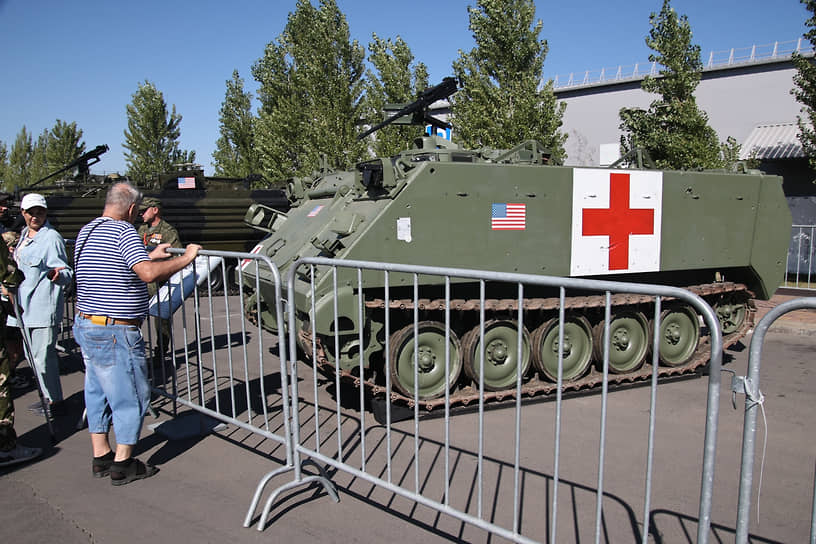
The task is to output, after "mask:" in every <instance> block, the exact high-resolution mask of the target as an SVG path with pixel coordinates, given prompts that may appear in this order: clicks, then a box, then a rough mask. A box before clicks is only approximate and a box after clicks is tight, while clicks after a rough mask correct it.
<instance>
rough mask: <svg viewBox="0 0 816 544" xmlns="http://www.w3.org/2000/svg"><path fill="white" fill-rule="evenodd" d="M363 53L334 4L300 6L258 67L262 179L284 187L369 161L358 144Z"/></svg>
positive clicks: (301, 0) (330, 0)
mask: <svg viewBox="0 0 816 544" xmlns="http://www.w3.org/2000/svg"><path fill="white" fill-rule="evenodd" d="M364 58H365V50H364V48H363V47H361V46H360V45H359V44H358V43H357V41H356V40H355V41H350V33H349V27H348V23H347V22H346V17H345V15H344V14H343V13H341V12H340V10H339V9H338V7H337V3H336V2H335V0H320V2H319V5H318V6H317V7H315V6H314V5H312V3H311V2H310V1H309V0H298V2H297V4H296V7H295V11H294V12H292V13H290V14H289V19H288V21H287V23H286V27H285V28H284V30H283V32H282V33H281V35H280V36H279V37H278V38H277V39H276V40H275V41H273V42H270V43H269V44H268V45H267V46H266V49H265V51H264V55H263V57H262V58H261V59H259V60H258V61H257V62H256V63H255V65H254V66H253V67H252V73H253V77H254V78H255V79H256V80H257V81H258V83H260V87H259V89H258V98H259V99H260V102H261V107H260V111H259V119H258V122H257V128H256V131H255V141H256V144H257V146H258V150H259V152H260V156H261V164H262V165H263V168H264V174H265V175H266V176H267V178H268V179H271V180H279V179H283V178H288V177H290V176H293V175H308V174H311V173H312V172H313V171H315V170H316V169H317V168H318V166H319V165H320V163H321V156H322V155H325V157H326V159H327V161H328V163H329V164H330V165H332V166H335V167H348V166H350V165H352V164H354V163H355V162H356V161H358V160H359V159H360V158H362V157H363V154H364V152H365V146H364V144H363V143H362V142H359V141H357V139H356V135H357V127H356V125H357V123H358V121H359V119H360V117H361V104H360V101H361V96H362V92H363V81H362V78H363V73H364V67H363V60H364Z"/></svg>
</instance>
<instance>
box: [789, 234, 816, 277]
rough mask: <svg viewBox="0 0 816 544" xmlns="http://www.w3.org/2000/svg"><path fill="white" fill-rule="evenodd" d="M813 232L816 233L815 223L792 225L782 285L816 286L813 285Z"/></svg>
mask: <svg viewBox="0 0 816 544" xmlns="http://www.w3.org/2000/svg"><path fill="white" fill-rule="evenodd" d="M814 234H816V225H793V227H792V230H791V242H790V246H789V247H788V259H787V264H786V267H785V282H784V283H783V286H784V287H795V288H797V289H814V288H816V286H814V282H816V270H814V265H813V261H814V258H816V247H815V246H814V244H813V237H814Z"/></svg>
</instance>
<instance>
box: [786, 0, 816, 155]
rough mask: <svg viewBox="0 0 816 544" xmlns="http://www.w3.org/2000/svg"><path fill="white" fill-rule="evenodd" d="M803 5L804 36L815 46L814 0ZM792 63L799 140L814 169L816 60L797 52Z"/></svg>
mask: <svg viewBox="0 0 816 544" xmlns="http://www.w3.org/2000/svg"><path fill="white" fill-rule="evenodd" d="M800 1H801V2H802V4H804V5H805V7H806V8H807V10H808V11H809V12H810V14H811V16H810V17H809V18H808V19H807V21H806V22H805V24H806V25H807V28H808V30H807V32H805V34H804V37H805V38H806V39H807V40H808V41H809V42H810V45H811V46H816V0H800ZM793 64H794V66H796V74H795V75H794V76H793V83H794V85H795V86H796V87H795V88H794V89H792V90H791V94H793V96H795V97H796V100H797V101H798V102H799V103H800V104H801V105H802V108H801V109H800V110H799V111H800V112H801V113H802V114H804V116H797V118H796V121H797V124H798V125H799V142H800V143H801V144H802V149H803V150H804V152H805V155H807V157H808V164H809V165H810V167H811V168H812V169H816V132H814V127H816V61H815V60H814V58H813V57H804V56H802V55H799V54H794V55H793Z"/></svg>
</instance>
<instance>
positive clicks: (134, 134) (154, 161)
mask: <svg viewBox="0 0 816 544" xmlns="http://www.w3.org/2000/svg"><path fill="white" fill-rule="evenodd" d="M132 96H133V101H132V102H131V103H130V104H128V105H127V106H126V110H127V118H128V128H127V129H126V130H125V142H124V143H123V144H122V147H124V148H125V149H126V150H127V152H126V153H125V163H126V165H127V168H128V175H129V176H130V177H131V178H132V179H134V180H135V181H137V182H140V183H146V182H148V181H150V180H155V182H158V179H159V175H160V174H162V173H165V172H168V171H170V170H171V167H172V166H173V164H178V163H186V162H193V161H195V151H186V150H182V149H180V148H179V141H178V140H179V137H180V136H181V130H180V128H179V125H180V124H181V115H179V114H177V113H176V106H175V105H174V106H173V108H172V111H170V112H168V110H167V104H166V103H165V101H164V95H163V94H162V93H161V91H159V90H158V89H157V88H156V86H155V85H154V84H153V83H151V82H149V81H145V82H144V83H141V84H139V88H138V89H137V90H136V92H135V93H133V95H132Z"/></svg>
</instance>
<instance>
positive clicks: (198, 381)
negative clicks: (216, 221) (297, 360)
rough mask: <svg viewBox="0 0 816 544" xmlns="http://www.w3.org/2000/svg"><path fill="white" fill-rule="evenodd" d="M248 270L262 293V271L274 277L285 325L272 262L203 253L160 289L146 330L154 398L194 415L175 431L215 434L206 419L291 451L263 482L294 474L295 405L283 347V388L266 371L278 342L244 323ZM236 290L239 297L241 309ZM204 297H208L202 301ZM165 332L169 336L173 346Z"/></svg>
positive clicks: (279, 314) (253, 256) (274, 308)
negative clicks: (232, 275) (292, 412)
mask: <svg viewBox="0 0 816 544" xmlns="http://www.w3.org/2000/svg"><path fill="white" fill-rule="evenodd" d="M168 252H170V253H174V254H182V253H183V252H184V250H181V249H172V248H170V249H168ZM247 267H250V268H251V269H252V270H253V272H254V277H255V278H256V286H255V288H256V291H257V289H258V285H257V282H258V278H259V277H260V275H261V274H260V273H261V272H262V271H263V275H264V276H265V277H267V278H271V281H272V283H273V284H274V286H273V287H274V293H275V298H276V300H277V301H278V303H277V304H271V305H270V306H269V308H270V310H271V311H272V312H274V313H275V315H276V316H277V319H278V320H279V322H282V319H283V311H282V308H281V305H280V300H281V283H280V274H279V272H278V269H277V267H276V266H275V264H274V263H272V262H271V261H270V260H269V258H268V257H266V256H259V255H257V254H251V253H239V252H230V251H208V250H201V251H200V252H199V258H198V259H197V260H196V265H195V266H194V267H191V270H190V272H189V273H188V275H187V276H181V274H177V275H176V276H174V278H175V279H173V278H171V280H170V281H168V282H165V283H164V284H163V285H161V286H157V287H158V293H157V295H156V296H154V298H153V300H154V301H156V303H155V304H153V305H151V308H150V311H149V316H148V320H147V323H146V325H145V329H143V330H144V331H145V335H146V340H147V345H148V346H150V348H151V350H153V354H152V357H149V363H148V364H149V365H150V370H149V376H150V379H151V380H152V386H153V392H154V393H156V394H158V395H161V396H163V397H165V398H166V399H169V401H170V402H172V412H173V414H174V415H178V405H182V406H184V407H186V408H188V409H190V410H192V412H193V414H191V415H194V416H195V418H194V420H193V421H192V422H191V423H190V424H191V425H192V426H193V427H192V428H191V429H187V430H185V429H184V426H183V424H181V425H176V427H177V428H180V429H181V430H179V431H176V433H177V434H184V433H185V432H186V433H189V432H190V430H192V433H193V434H198V433H200V432H202V431H203V430H205V429H204V428H205V427H210V426H211V425H210V424H209V423H202V418H201V415H204V416H207V417H209V418H213V419H214V420H217V421H219V422H222V423H228V424H231V425H235V426H237V427H240V428H241V429H244V430H246V431H248V432H250V433H254V434H257V435H260V436H261V437H263V438H267V439H270V440H272V441H274V442H277V443H278V444H280V445H281V446H282V447H283V448H284V450H285V464H284V466H283V467H281V468H278V469H276V470H274V471H272V472H270V473H269V474H267V475H266V476H264V477H263V478H262V481H263V482H265V481H268V480H269V479H270V478H272V477H274V476H275V475H278V474H281V473H284V472H287V471H289V470H292V459H293V457H292V445H291V436H292V433H291V429H290V421H291V417H290V414H289V410H290V406H291V401H290V399H289V386H288V383H287V377H288V372H287V355H286V349H285V346H284V345H283V344H282V343H281V344H280V345H279V346H278V353H277V355H278V357H279V367H278V368H277V371H278V376H279V379H280V383H274V380H270V378H271V377H273V376H274V370H275V369H274V366H273V367H270V366H268V365H266V361H268V354H269V351H270V349H271V346H272V345H273V342H274V340H273V339H271V338H268V336H269V335H268V334H266V333H264V332H263V331H262V329H261V326H260V324H257V325H255V326H250V325H248V324H247V320H246V319H245V316H246V314H247V310H248V309H249V308H247V307H246V303H245V299H244V296H243V295H244V293H243V289H244V287H243V286H244V278H243V274H244V270H246V269H247ZM231 271H234V273H235V275H236V278H235V279H236V282H235V283H234V284H233V283H232V282H230V281H228V278H229V275H230V272H231ZM231 285H232V287H231ZM231 288H234V289H237V290H238V293H237V295H238V297H237V307H235V305H236V300H235V299H236V297H235V296H231V293H230V289H231ZM202 291H203V292H205V293H206V295H207V296H206V297H204V296H201V294H202V293H201V292H202ZM218 291H220V293H219V292H218ZM233 294H234V293H233ZM187 297H190V298H189V299H188V300H187V301H186V302H184V299H185V298H187ZM261 304H262V302H261V301H260V300H258V301H256V307H255V308H254V309H253V311H254V312H255V313H256V315H260V312H261ZM236 316H237V317H236ZM162 321H165V323H162ZM236 323H237V324H238V326H237V327H235V324H236ZM216 325H217V326H216ZM163 327H164V328H166V330H167V333H168V338H169V342H168V343H169V345H167V346H165V345H164V343H165V340H164V333H163V332H162V328H163ZM224 327H225V328H224ZM267 340H268V342H265V341H267ZM148 355H149V356H150V353H149V354H148ZM154 404H155V403H154ZM175 422H176V423H178V420H176V421H175ZM188 427H189V426H188ZM256 500H257V499H256Z"/></svg>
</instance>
